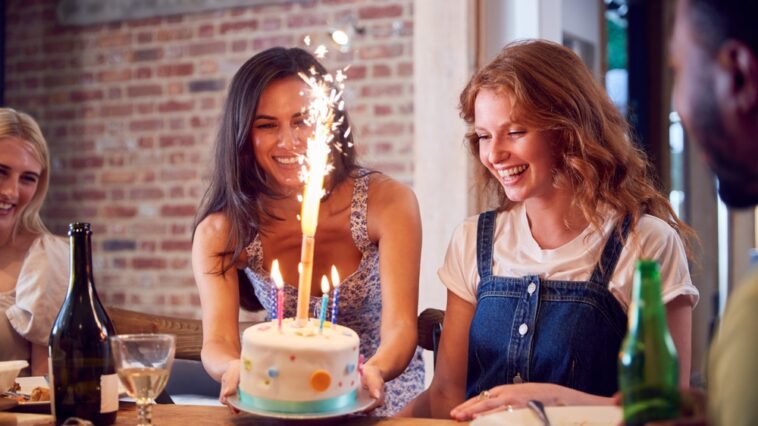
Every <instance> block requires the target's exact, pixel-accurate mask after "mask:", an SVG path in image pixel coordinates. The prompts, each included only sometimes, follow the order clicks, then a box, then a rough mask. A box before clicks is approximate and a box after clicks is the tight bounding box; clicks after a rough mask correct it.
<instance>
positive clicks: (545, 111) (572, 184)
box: [459, 40, 694, 251]
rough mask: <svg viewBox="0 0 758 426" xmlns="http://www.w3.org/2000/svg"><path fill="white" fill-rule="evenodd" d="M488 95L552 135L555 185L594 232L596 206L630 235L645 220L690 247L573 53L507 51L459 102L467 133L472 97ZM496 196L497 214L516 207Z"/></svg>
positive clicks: (536, 46)
mask: <svg viewBox="0 0 758 426" xmlns="http://www.w3.org/2000/svg"><path fill="white" fill-rule="evenodd" d="M485 88H486V89H488V90H494V91H498V92H500V93H503V94H504V95H506V96H507V97H508V98H510V99H511V101H512V103H513V111H514V115H515V116H514V117H512V119H513V120H514V121H516V122H519V123H520V124H522V125H524V126H527V127H528V128H533V129H540V130H551V131H553V132H554V133H555V134H556V135H557V138H556V142H555V144H554V147H555V149H556V150H557V153H556V154H557V158H558V159H559V160H558V166H557V170H556V171H555V176H556V185H558V186H559V187H562V188H566V189H567V190H570V191H572V192H573V194H574V197H573V202H572V203H573V205H572V207H573V208H576V209H579V211H581V212H582V214H583V216H584V218H585V219H586V220H587V221H588V222H589V223H590V224H591V225H592V226H593V227H594V228H595V229H598V230H599V229H600V227H601V225H602V221H603V220H604V217H605V216H604V212H602V211H600V209H598V206H607V207H609V208H611V209H612V210H614V211H615V212H617V213H619V214H621V215H626V214H629V215H630V216H631V218H632V229H634V226H635V225H636V224H637V222H638V221H639V218H640V216H641V215H643V214H650V215H652V216H656V217H658V218H660V219H663V220H664V221H666V222H667V223H668V224H669V225H671V226H672V227H673V228H674V229H675V230H676V231H677V232H678V233H679V235H680V237H682V238H683V240H685V241H684V242H685V246H688V241H687V240H688V239H690V238H691V237H692V236H693V235H694V234H693V232H692V230H691V229H690V228H689V227H688V226H687V225H686V224H685V223H684V222H682V221H681V220H680V219H679V218H678V217H677V216H676V214H675V213H674V210H673V209H672V208H671V204H670V203H669V202H668V200H667V199H666V197H664V196H663V195H661V192H660V191H659V190H658V189H657V188H656V184H655V181H654V179H653V174H652V172H651V169H650V165H649V162H648V161H647V156H646V154H645V153H644V151H642V150H641V149H640V148H639V147H638V146H637V145H636V144H635V143H634V140H633V137H632V132H631V130H630V127H629V124H628V123H627V121H626V120H625V119H624V117H623V116H622V115H621V113H620V112H619V111H618V109H617V108H616V107H615V106H614V105H613V103H612V102H611V100H610V98H609V97H608V95H607V94H606V92H605V90H604V89H603V88H602V87H601V86H600V85H599V84H598V82H597V81H596V80H595V79H594V78H593V76H592V74H591V73H590V71H589V69H587V67H586V66H585V65H584V63H583V62H582V60H581V59H580V58H579V57H578V56H577V55H576V54H575V53H574V52H573V51H571V50H570V49H568V48H566V47H564V46H562V45H560V44H557V43H553V42H549V41H543V40H527V41H519V42H515V43H511V44H509V45H507V46H506V47H505V48H503V50H502V51H501V52H500V54H498V56H497V57H496V58H495V59H494V60H493V61H492V62H490V63H489V64H487V65H486V66H484V67H483V68H482V69H480V70H479V71H477V72H476V74H475V75H474V76H473V77H472V78H471V80H470V81H469V83H468V84H467V85H466V88H465V89H464V90H463V92H462V93H461V95H460V106H459V108H460V111H461V117H462V118H463V119H464V120H465V121H466V123H468V124H469V125H470V126H473V123H474V119H475V116H474V102H475V100H476V96H477V94H478V93H479V91H480V90H482V89H485ZM466 139H467V141H468V144H469V148H470V150H471V153H472V154H473V155H474V157H475V158H476V159H477V161H478V159H479V141H478V138H477V136H476V134H475V133H474V132H473V131H470V132H469V133H468V134H467V137H466ZM483 171H484V174H485V175H484V176H483V178H484V179H485V186H492V185H496V186H497V187H498V188H499V183H498V181H497V179H496V178H495V177H494V176H492V175H491V174H490V173H489V172H488V171H487V170H486V169H485V170H483ZM497 193H498V196H499V208H500V210H508V209H510V208H511V207H513V205H515V202H513V201H511V200H509V199H507V198H506V196H505V193H504V191H502V190H498V191H497ZM617 230H620V223H619V224H618V225H617ZM688 251H689V250H688Z"/></svg>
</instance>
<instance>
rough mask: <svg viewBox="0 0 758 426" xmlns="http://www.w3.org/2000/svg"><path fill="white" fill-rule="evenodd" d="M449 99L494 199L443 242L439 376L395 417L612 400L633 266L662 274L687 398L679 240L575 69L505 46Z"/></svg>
mask: <svg viewBox="0 0 758 426" xmlns="http://www.w3.org/2000/svg"><path fill="white" fill-rule="evenodd" d="M460 102H461V105H460V108H461V115H462V117H463V118H464V120H465V121H466V122H467V123H468V124H469V125H470V126H471V131H470V133H469V135H468V142H469V145H470V148H471V153H472V154H473V155H474V156H475V157H476V158H477V159H478V160H479V161H480V162H481V164H482V166H483V170H484V172H485V173H484V175H485V177H486V179H488V181H489V182H490V183H492V184H493V185H494V186H495V187H496V188H498V194H499V196H500V203H499V207H498V209H497V210H494V211H491V212H486V213H482V214H481V215H478V216H475V217H472V218H469V219H468V220H466V221H465V222H464V223H463V224H462V225H460V226H459V227H458V229H457V230H456V231H455V233H454V234H453V237H452V240H451V242H450V246H449V248H448V252H447V255H446V258H445V262H444V264H443V266H442V267H441V268H440V270H439V276H440V279H441V280H442V282H443V284H444V285H445V286H446V287H447V289H448V292H447V308H446V309H447V311H446V315H445V321H444V325H443V332H442V337H441V341H440V350H439V354H438V358H437V369H436V371H435V375H434V379H433V381H432V384H431V386H430V388H429V389H428V390H426V391H425V392H424V393H423V394H422V395H421V396H420V397H419V398H417V399H416V400H415V401H413V403H411V404H410V405H409V406H408V407H406V408H405V410H404V411H403V412H402V414H403V415H411V416H435V417H449V416H452V417H454V418H456V419H459V420H468V419H471V418H472V417H473V416H475V415H477V414H480V413H482V412H486V411H488V410H493V409H505V408H507V407H509V406H510V407H521V406H524V405H525V404H526V402H527V401H528V400H530V399H537V400H542V401H543V402H544V403H545V404H546V405H598V404H611V403H612V400H611V398H610V397H611V395H612V394H613V393H614V392H616V391H617V389H618V383H617V371H616V366H617V362H618V357H617V354H618V351H619V347H620V345H621V340H622V338H623V337H624V334H625V332H626V327H627V319H626V309H627V307H628V305H629V300H630V296H631V288H632V275H633V272H634V267H635V262H636V260H637V259H639V258H648V259H655V260H657V261H658V262H659V263H660V265H661V272H662V275H661V276H662V280H663V299H664V302H665V303H666V313H667V317H668V324H669V328H670V330H671V334H672V337H673V340H674V342H675V344H676V347H677V350H678V352H679V357H680V363H681V370H680V383H681V384H682V385H683V386H686V385H687V383H688V378H689V371H690V338H691V323H692V307H693V305H694V304H695V303H696V301H697V298H698V291H697V289H696V288H695V287H694V286H693V285H692V282H691V279H690V274H689V270H688V266H687V257H686V250H685V245H684V243H683V242H682V239H681V238H680V234H682V233H684V234H687V233H689V232H690V231H689V229H688V228H687V226H686V225H684V224H683V223H682V222H681V221H680V220H679V219H677V218H676V216H675V215H674V212H673V211H672V209H671V206H670V205H669V203H668V201H667V200H666V198H664V197H663V196H662V195H661V194H660V193H659V192H658V191H657V190H656V188H655V187H654V185H653V183H652V181H651V178H650V176H649V174H648V172H647V162H646V159H645V156H644V154H643V153H642V152H641V151H640V150H639V149H638V148H637V147H636V146H635V145H634V143H633V141H632V137H631V136H630V132H629V128H628V126H627V124H626V122H625V121H624V118H623V117H622V116H621V115H620V114H619V112H618V111H617V110H616V108H615V107H614V106H613V104H612V103H611V101H610V100H609V98H608V97H607V95H606V94H605V92H604V91H603V89H602V88H601V87H600V86H599V85H598V84H597V82H596V81H595V80H594V78H593V77H592V75H591V73H590V72H589V70H588V69H587V68H586V67H585V66H584V64H583V63H582V62H581V60H580V59H579V57H578V56H577V55H576V54H574V53H573V52H572V51H571V50H569V49H567V48H565V47H563V46H561V45H559V44H555V43H550V42H546V41H526V42H519V43H514V44H511V45H508V46H506V47H505V48H504V49H503V51H502V52H501V53H500V54H499V55H498V56H497V58H495V59H494V60H493V61H492V62H491V63H490V64H488V65H487V66H485V67H484V68H482V69H481V70H480V71H478V72H477V73H476V74H475V75H474V77H473V78H472V79H471V81H470V82H469V84H468V85H467V86H466V88H465V89H464V91H463V93H462V94H461V97H460ZM467 399H468V401H466V400H467ZM464 401H466V402H464Z"/></svg>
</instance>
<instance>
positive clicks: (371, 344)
mask: <svg viewBox="0 0 758 426" xmlns="http://www.w3.org/2000/svg"><path fill="white" fill-rule="evenodd" d="M368 183H369V174H368V171H367V170H361V171H359V173H358V176H357V177H356V178H355V187H354V189H353V199H352V203H351V206H350V209H351V214H350V231H351V234H352V237H353V242H354V243H355V245H356V247H357V248H358V250H359V251H360V252H361V261H360V264H359V265H358V268H357V269H356V271H355V272H353V273H352V274H351V275H350V276H348V277H346V278H345V279H344V280H343V281H342V283H340V286H339V302H338V304H339V306H338V314H337V321H338V323H339V324H340V325H343V326H346V327H350V328H352V329H353V330H355V331H356V332H357V333H358V335H359V336H360V338H361V349H360V350H361V354H363V356H364V357H365V358H366V359H369V358H370V357H371V356H372V355H374V353H375V352H376V349H377V348H378V347H379V327H380V323H381V314H382V298H381V296H382V294H381V280H380V278H379V248H378V247H377V245H376V244H375V243H373V242H372V241H371V240H370V239H369V236H368V226H367V221H366V213H367V206H368V202H367V201H368ZM246 251H247V254H248V256H249V257H248V259H249V260H248V268H247V271H246V272H247V275H248V277H249V278H250V281H251V282H252V284H253V288H254V290H255V295H256V296H257V297H258V300H260V302H261V304H262V305H263V307H264V308H265V309H266V312H267V319H270V318H271V316H272V313H273V312H274V311H275V310H276V298H275V292H274V291H275V290H274V288H275V287H274V282H273V281H272V280H271V277H270V276H269V274H268V272H266V271H265V270H264V268H263V247H262V245H261V240H260V237H259V236H256V237H255V239H254V240H253V242H252V243H250V245H248V246H247V248H246ZM284 292H285V305H284V317H294V316H295V315H296V311H297V288H296V287H294V286H291V285H285V286H284ZM330 305H331V304H330ZM320 306H321V297H318V296H312V297H311V300H310V312H311V313H313V312H319V310H320ZM330 308H331V306H330ZM421 351H422V350H421V348H416V353H415V354H414V356H413V358H412V360H411V362H410V364H409V365H408V368H407V369H406V370H405V372H403V374H401V375H400V376H398V377H397V378H395V379H394V380H391V381H389V382H387V383H386V385H385V400H384V406H383V407H380V408H378V409H376V410H374V411H373V412H372V413H371V415H375V416H391V415H393V414H395V413H396V412H397V411H399V410H400V409H401V408H403V407H404V406H405V405H406V404H407V403H408V402H410V400H411V399H413V398H414V397H415V396H416V395H418V394H419V393H420V392H421V391H423V390H424V362H423V360H422V358H421Z"/></svg>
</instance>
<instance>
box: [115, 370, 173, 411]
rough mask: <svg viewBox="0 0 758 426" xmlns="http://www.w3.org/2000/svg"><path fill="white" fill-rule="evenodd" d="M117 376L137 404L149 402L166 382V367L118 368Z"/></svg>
mask: <svg viewBox="0 0 758 426" xmlns="http://www.w3.org/2000/svg"><path fill="white" fill-rule="evenodd" d="M118 377H119V378H120V379H121V383H123V384H124V387H125V388H126V393H128V394H129V396H131V397H132V398H134V400H135V401H136V402H137V404H149V403H152V402H153V400H155V397H157V396H158V394H160V393H161V391H162V390H163V388H164V387H166V383H168V369H165V368H152V367H148V368H143V367H135V368H120V369H118Z"/></svg>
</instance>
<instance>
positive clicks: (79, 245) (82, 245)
mask: <svg viewBox="0 0 758 426" xmlns="http://www.w3.org/2000/svg"><path fill="white" fill-rule="evenodd" d="M69 243H70V256H71V257H70V262H71V264H70V268H71V280H70V282H69V293H71V292H79V291H89V288H91V287H92V283H93V279H92V243H91V238H90V234H89V233H88V232H75V233H71V234H70V237H69Z"/></svg>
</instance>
